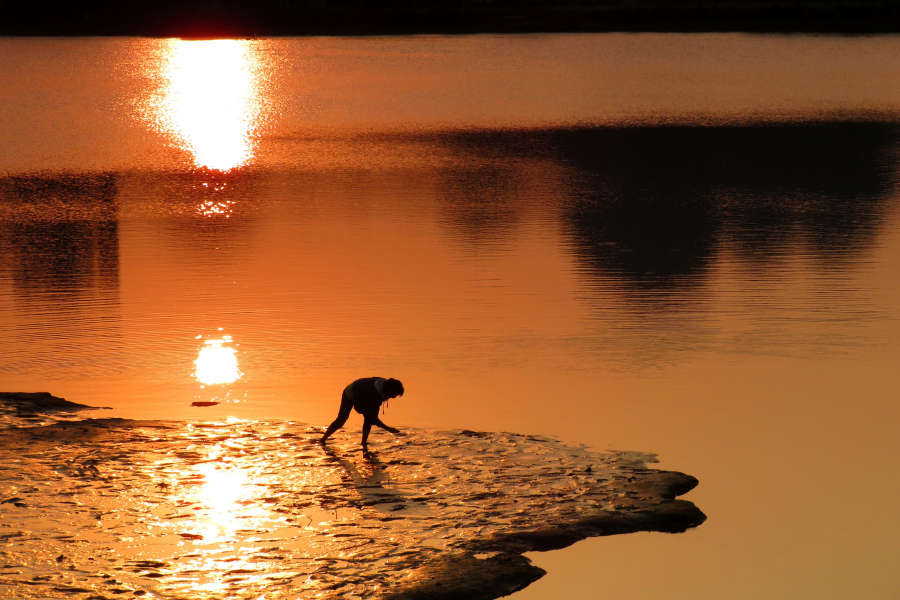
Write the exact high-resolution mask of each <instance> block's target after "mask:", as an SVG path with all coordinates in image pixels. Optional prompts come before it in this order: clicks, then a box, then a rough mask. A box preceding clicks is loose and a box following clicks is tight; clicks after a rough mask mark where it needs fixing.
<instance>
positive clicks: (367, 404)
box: [321, 377, 403, 456]
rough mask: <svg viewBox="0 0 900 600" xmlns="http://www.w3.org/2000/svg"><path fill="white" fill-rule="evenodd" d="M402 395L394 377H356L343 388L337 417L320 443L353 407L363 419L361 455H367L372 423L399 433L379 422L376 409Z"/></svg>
mask: <svg viewBox="0 0 900 600" xmlns="http://www.w3.org/2000/svg"><path fill="white" fill-rule="evenodd" d="M402 395H403V384H402V383H400V382H399V381H398V380H396V379H385V378H383V377H365V378H363V379H357V380H356V381H354V382H353V383H351V384H350V385H348V386H347V387H345V388H344V393H343V395H341V410H340V411H339V412H338V416H337V419H335V420H334V422H333V423H332V424H331V425H329V426H328V430H327V431H326V432H325V435H323V436H322V440H321V443H322V444H324V443H325V442H326V441H327V440H328V438H329V437H331V434H332V433H334V432H335V431H337V430H338V429H340V428H341V427H343V426H344V423H346V422H347V418H348V417H350V409H351V408H353V409H355V410H356V412H358V413H359V414H361V415H362V416H363V418H364V419H365V420H364V421H363V432H362V449H363V456H368V454H369V447H368V445H367V442H368V439H369V431H371V430H372V425H378V426H379V427H381V428H382V429H385V430H387V431H390V432H391V433H393V434H398V433H400V431H399V430H397V429H394V428H393V427H390V426H388V425H385V424H384V423H382V422H381V419H379V418H378V409H380V408H381V405H382V404H383V403H384V402H385V401H387V400H390V399H391V398H396V397H397V396H402Z"/></svg>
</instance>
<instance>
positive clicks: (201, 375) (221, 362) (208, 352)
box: [194, 339, 242, 385]
mask: <svg viewBox="0 0 900 600" xmlns="http://www.w3.org/2000/svg"><path fill="white" fill-rule="evenodd" d="M226 341H227V340H224V339H221V340H206V343H205V346H204V347H203V348H201V349H200V356H198V357H197V360H195V361H194V364H195V365H196V366H197V370H196V371H195V372H194V375H195V376H196V377H197V379H198V380H199V381H200V383H203V384H206V385H213V384H217V383H233V382H235V381H237V380H238V379H240V378H241V375H242V373H241V372H240V371H239V370H238V362H237V355H236V354H235V351H234V348H229V347H227V346H224V345H223V344H225V343H226Z"/></svg>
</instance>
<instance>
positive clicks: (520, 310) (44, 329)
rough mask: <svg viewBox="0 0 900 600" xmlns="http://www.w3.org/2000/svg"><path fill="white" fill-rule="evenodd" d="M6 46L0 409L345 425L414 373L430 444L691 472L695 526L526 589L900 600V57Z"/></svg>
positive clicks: (591, 44) (706, 39) (612, 546)
mask: <svg viewBox="0 0 900 600" xmlns="http://www.w3.org/2000/svg"><path fill="white" fill-rule="evenodd" d="M0 55H2V56H3V59H4V60H3V61H0V81H2V83H3V84H2V85H0V175H2V177H0V344H2V347H3V353H2V354H0V391H50V392H53V393H54V394H56V395H58V396H63V397H66V398H68V399H70V400H73V401H78V402H82V403H85V404H90V405H102V406H110V407H113V409H114V410H113V413H111V414H112V416H116V417H123V418H135V419H203V420H211V421H215V422H225V420H226V419H227V418H229V417H231V418H238V419H244V420H247V421H259V422H265V423H269V424H270V425H266V427H276V428H277V427H281V426H283V425H278V424H277V423H278V422H288V421H294V422H297V423H300V422H302V423H308V424H310V425H309V426H310V427H314V426H319V427H320V426H324V425H325V424H326V423H328V422H330V420H331V419H333V418H334V416H335V414H336V411H337V404H338V402H339V398H340V390H341V389H343V386H344V385H346V384H347V383H349V382H350V381H352V380H353V379H355V378H357V377H360V376H369V375H376V374H377V375H385V376H395V377H398V378H400V379H401V380H402V381H403V382H404V384H405V385H406V389H407V390H408V393H407V394H406V395H405V396H404V397H403V398H400V399H397V400H395V401H392V402H391V404H390V407H389V409H388V411H387V413H386V415H385V416H384V419H385V421H386V422H387V423H389V424H391V425H397V426H399V427H401V429H403V428H404V427H412V428H428V427H432V428H439V429H442V430H445V429H448V428H455V429H457V430H463V429H472V430H484V431H513V432H517V433H520V434H537V435H543V436H545V435H555V436H559V437H560V438H562V439H564V440H567V441H569V442H572V443H574V444H576V445H577V444H578V443H584V444H588V445H590V446H594V447H596V448H599V449H607V448H614V449H617V450H641V451H647V452H654V453H659V455H660V458H661V460H662V461H663V465H664V466H665V467H666V468H670V469H674V470H680V471H684V472H687V473H690V474H691V475H695V476H697V477H698V478H699V479H700V482H701V484H700V486H699V487H698V488H697V490H696V491H693V492H691V494H690V495H689V499H690V500H692V501H694V502H696V503H697V504H698V505H699V506H701V508H702V509H703V510H704V512H706V513H707V514H708V515H709V517H710V518H709V521H707V522H706V523H705V524H704V525H703V526H702V527H700V528H698V529H697V530H694V531H691V532H688V533H687V534H684V535H678V536H665V537H663V536H659V535H653V534H638V535H633V536H623V537H621V538H619V539H613V538H608V539H601V540H588V541H585V542H582V543H579V544H576V545H575V546H574V547H572V548H571V549H568V550H564V551H561V552H560V553H550V554H549V555H539V556H537V557H535V560H536V561H537V563H538V564H543V565H547V568H548V570H549V574H548V575H547V577H545V578H544V579H543V580H541V581H539V582H537V583H536V584H533V585H532V586H531V587H529V588H528V589H526V590H525V591H524V592H521V593H520V597H521V598H523V600H526V599H527V598H546V597H554V596H556V595H565V596H566V597H569V598H572V599H587V598H591V599H593V598H596V597H597V580H598V579H601V580H602V581H603V586H604V587H603V589H604V590H606V591H608V592H609V596H610V597H616V598H626V599H635V600H637V599H643V598H658V597H660V596H662V595H666V596H667V597H672V598H717V597H729V598H747V599H750V598H759V597H771V598H785V599H788V598H790V599H792V600H793V599H795V598H798V597H815V598H834V599H838V598H846V597H866V598H889V597H891V596H890V594H891V593H895V591H896V590H897V589H898V588H900V581H898V580H897V576H896V574H895V569H893V566H892V565H891V564H889V557H892V556H896V555H897V554H898V553H900V546H898V543H900V542H898V540H900V520H898V519H896V518H894V517H892V516H890V515H893V514H894V510H893V504H894V500H893V499H894V498H896V496H897V494H898V493H900V489H898V487H897V481H896V478H892V477H889V476H886V475H885V473H890V472H892V470H896V465H897V458H898V455H900V445H898V442H897V436H896V434H895V431H894V429H895V427H894V425H893V424H894V423H896V422H897V418H898V417H900V415H898V414H897V410H898V407H897V403H896V398H895V396H896V390H897V389H900V375H898V370H897V369H896V364H897V360H898V358H900V308H898V307H900V283H898V282H900V278H898V277H897V275H898V273H900V263H898V259H900V220H898V217H900V213H898V202H897V187H896V186H897V172H898V169H897V167H898V156H900V155H898V144H897V142H898V133H900V130H898V115H900V87H898V84H897V81H898V80H897V78H896V73H897V72H898V71H900V41H898V38H897V37H896V36H881V37H866V38H850V37H843V38H832V37H824V36H816V37H810V36H749V35H585V36H579V35H562V36H556V35H549V36H514V37H503V36H464V37H421V38H420V37H410V38H378V39H374V38H373V39H365V38H360V39H328V38H317V39H274V40H259V41H236V40H235V41H216V42H197V41H190V42H189V41H180V40H144V39H102V40H101V39H91V40H74V39H73V40H63V39H54V40H50V39H29V40H24V39H5V40H0ZM107 416H108V415H107ZM358 425H359V422H358V421H356V420H351V422H350V424H349V430H348V432H347V435H348V437H347V441H346V448H345V451H346V452H347V453H348V456H350V454H349V453H350V451H351V449H352V445H351V444H352V440H353V439H354V438H355V436H356V435H357V433H358V432H357V429H356V428H357V427H358ZM310 435H311V434H310ZM394 443H396V441H395V440H393V439H392V438H388V437H384V436H381V434H380V433H379V434H378V435H377V436H376V437H375V440H374V444H375V445H376V446H378V445H380V444H384V445H385V446H386V447H393V444H394ZM294 458H296V457H294ZM294 458H290V457H288V458H285V459H284V460H285V461H287V462H290V460H294ZM98 468H100V467H99V466H98ZM206 475H210V476H212V475H214V474H212V473H207V474H206ZM60 476H61V477H62V476H63V475H60ZM212 478H213V479H214V477H212ZM237 487H240V486H237ZM860 490H865V491H864V492H863V491H860ZM149 491H151V490H149V489H148V492H149ZM157 491H159V490H157ZM154 493H156V492H154ZM859 498H864V503H865V505H866V507H867V508H866V510H865V511H864V512H863V513H862V514H856V513H854V514H855V516H854V519H845V518H843V517H841V518H835V515H845V514H846V513H847V510H848V508H847V507H848V502H849V503H850V504H851V505H854V504H855V503H857V502H863V500H861V499H860V500H857V499H859ZM226 499H227V498H226ZM248 506H249V505H248ZM20 508H21V507H15V506H14V505H13V504H3V505H0V511H12V510H19V509H20ZM248 510H249V509H248ZM48 556H49V555H48ZM551 563H552V565H551ZM51 566H53V565H51ZM647 569H652V570H653V571H654V572H656V573H659V574H660V577H658V578H648V577H646V576H645V572H646V570H647ZM586 573H590V574H591V575H586ZM735 582H742V584H741V585H740V586H737V585H736V584H735Z"/></svg>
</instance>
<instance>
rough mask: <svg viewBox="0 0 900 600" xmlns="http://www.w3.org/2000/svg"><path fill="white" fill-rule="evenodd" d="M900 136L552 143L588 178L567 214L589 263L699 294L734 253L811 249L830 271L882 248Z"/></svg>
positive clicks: (825, 133) (561, 135) (784, 128)
mask: <svg viewBox="0 0 900 600" xmlns="http://www.w3.org/2000/svg"><path fill="white" fill-rule="evenodd" d="M897 133H898V132H897V129H896V127H895V126H893V125H886V124H859V123H826V124H814V125H768V126H752V127H749V126H748V127H708V128H707V127H644V128H628V129H578V130H570V131H558V132H556V133H554V134H553V136H552V137H553V139H554V142H555V143H554V147H555V148H556V153H557V156H558V157H560V158H561V159H562V160H564V161H566V162H567V163H569V164H571V165H572V166H574V167H576V168H577V170H578V171H579V172H580V173H582V174H583V175H584V176H583V178H581V179H580V180H579V181H577V183H576V184H575V186H574V189H573V190H572V192H573V198H574V201H573V202H572V203H571V204H570V205H569V206H568V207H566V208H565V210H564V214H565V219H566V222H567V225H568V228H569V235H570V236H571V239H572V241H573V245H574V248H575V252H576V254H577V256H578V258H579V259H580V260H581V261H582V262H583V263H584V264H585V265H586V266H587V267H588V268H589V270H590V271H591V272H593V273H595V274H597V275H603V276H610V275H613V276H618V277H622V278H624V279H626V280H627V281H628V282H630V283H631V284H634V285H637V286H639V287H650V288H659V289H666V288H670V287H672V286H679V285H688V286H690V285H691V284H692V283H696V282H697V281H698V280H699V278H702V277H703V275H704V273H705V272H706V270H707V268H708V266H709V265H710V263H711V261H712V259H713V256H714V251H715V249H716V248H717V247H718V246H719V245H720V244H721V243H722V242H726V241H727V242H729V243H730V244H731V245H732V246H733V247H734V248H735V250H736V252H737V253H738V254H739V255H740V256H743V257H744V258H746V259H749V260H751V261H755V262H757V263H762V262H765V261H767V260H768V259H769V258H770V257H772V256H776V255H780V254H783V253H784V252H786V251H787V249H786V244H788V243H794V242H801V243H803V244H805V245H806V251H807V252H808V253H809V254H811V255H813V256H815V257H817V258H819V259H821V260H824V261H831V260H834V259H837V258H842V257H847V256H850V255H852V254H853V253H854V252H856V251H858V250H860V249H861V248H863V247H866V246H867V245H868V244H870V243H871V242H872V240H873V237H874V234H875V233H876V231H877V229H878V226H879V223H880V222H881V218H882V215H883V212H884V205H885V200H886V199H887V198H888V196H889V193H890V191H891V190H892V188H893V185H894V176H895V175H894V173H895V165H894V164H893V161H892V160H891V153H892V152H893V149H894V147H895V144H896V141H897Z"/></svg>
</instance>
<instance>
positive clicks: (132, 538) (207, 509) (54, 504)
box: [0, 413, 702, 600]
mask: <svg viewBox="0 0 900 600" xmlns="http://www.w3.org/2000/svg"><path fill="white" fill-rule="evenodd" d="M4 420H5V423H4V424H5V425H6V427H5V428H4V429H2V430H0V464H2V466H0V470H2V483H0V503H2V504H0V514H2V516H3V520H2V523H0V563H2V567H0V593H6V594H12V596H15V597H17V598H22V599H23V600H24V599H31V598H35V599H37V598H46V597H58V596H59V594H63V595H64V597H73V598H93V599H98V600H99V599H105V598H114V597H120V596H121V595H123V594H128V595H130V596H146V597H161V598H184V599H187V598H191V599H207V598H208V599H214V598H247V599H253V600H259V599H272V600H274V599H278V598H291V599H294V598H319V597H322V598H363V597H389V596H390V594H391V593H393V591H396V590H397V589H399V588H398V586H402V585H403V584H407V583H408V582H409V581H410V580H415V579H416V577H417V575H418V571H419V570H421V569H422V568H423V567H426V566H427V565H429V564H432V563H433V562H434V561H435V560H438V559H440V558H441V557H442V556H444V555H449V556H453V555H459V554H462V555H465V556H469V557H472V556H474V557H475V558H476V559H477V560H488V559H490V558H492V557H494V556H496V555H497V554H499V553H501V552H502V551H503V550H507V551H508V550H509V548H508V547H507V546H503V545H502V543H503V542H501V541H498V539H503V538H504V536H505V538H509V537H510V536H512V537H513V538H514V537H515V536H516V535H517V534H520V533H526V534H527V533H530V532H533V531H535V530H542V529H547V527H548V526H549V525H556V526H559V527H565V526H568V525H571V524H577V523H579V522H581V521H584V520H586V519H595V520H596V519H597V518H598V517H599V518H600V520H602V519H603V515H604V513H608V514H610V515H619V514H624V513H652V512H653V511H654V510H655V509H656V508H657V507H658V505H659V503H660V501H662V502H663V503H665V504H666V506H669V507H671V505H672V501H671V500H661V499H659V498H652V497H650V496H651V494H650V493H648V490H646V489H644V490H642V491H637V490H635V489H634V482H635V481H636V480H640V479H642V478H644V479H646V478H647V476H648V475H652V474H654V473H656V472H655V471H651V470H647V469H645V468H644V463H645V462H655V460H656V459H655V458H654V457H653V456H652V455H646V454H640V453H627V452H607V453H597V452H592V451H589V450H587V449H585V448H584V447H577V446H571V445H565V444H562V443H560V442H559V441H556V440H553V439H549V438H545V437H539V436H525V435H518V434H513V433H498V434H490V433H482V432H474V431H465V430H463V431H433V430H411V431H409V432H408V433H407V434H406V435H403V436H398V437H394V436H391V437H388V438H383V437H379V439H378V440H377V444H376V445H377V451H376V452H375V453H374V455H373V456H372V457H371V458H370V459H368V460H367V459H364V458H362V455H361V453H360V451H359V445H358V440H356V439H355V435H354V439H352V440H351V439H350V436H349V435H348V434H345V433H339V434H338V435H337V436H336V437H335V439H334V440H333V443H331V444H329V445H328V446H327V447H325V448H323V447H322V446H321V445H319V444H318V443H316V440H317V439H318V438H319V437H320V436H321V430H320V429H314V428H310V427H308V426H306V425H303V424H299V423H286V422H277V423H273V422H260V421H244V420H238V419H232V420H230V421H207V422H193V423H179V422H166V421H129V420H124V419H103V418H101V419H69V418H66V419H56V418H52V417H47V416H42V415H34V416H30V417H26V418H24V419H23V418H21V417H18V416H16V414H15V413H13V414H7V415H5V416H4ZM23 448H25V449H26V450H24V451H23ZM678 504H679V505H681V504H683V505H685V507H687V508H690V506H689V505H690V503H687V502H684V503H681V502H679V503H678ZM692 514H694V515H695V517H694V518H697V517H696V515H697V514H698V513H692ZM700 518H701V519H702V517H700ZM645 527H647V528H652V527H653V526H652V525H647V526H645ZM657 527H658V526H657ZM498 544H501V545H498ZM498 548H499V550H498ZM479 551H480V553H479ZM533 578H536V577H534V575H532V579H533ZM524 583H528V581H526V582H524ZM449 584H452V582H449ZM519 585H521V584H519ZM511 587H512V588H513V589H514V586H511ZM510 591H511V590H510ZM12 596H8V597H12ZM486 597H491V596H486Z"/></svg>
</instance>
